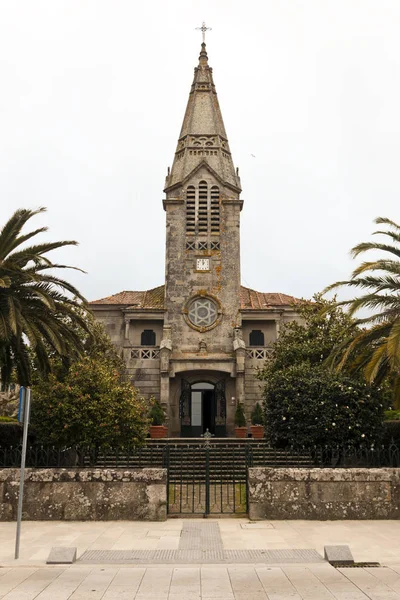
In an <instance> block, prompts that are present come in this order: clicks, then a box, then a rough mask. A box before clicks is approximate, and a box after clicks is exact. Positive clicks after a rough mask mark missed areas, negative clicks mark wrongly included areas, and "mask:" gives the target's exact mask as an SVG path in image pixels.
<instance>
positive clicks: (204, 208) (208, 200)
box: [186, 180, 221, 249]
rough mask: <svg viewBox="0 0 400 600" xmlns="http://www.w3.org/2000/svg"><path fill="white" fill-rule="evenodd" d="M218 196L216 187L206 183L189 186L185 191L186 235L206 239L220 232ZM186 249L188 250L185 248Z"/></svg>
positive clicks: (201, 182)
mask: <svg viewBox="0 0 400 600" xmlns="http://www.w3.org/2000/svg"><path fill="white" fill-rule="evenodd" d="M220 219H221V214H220V194H219V187H218V186H217V185H212V186H209V185H208V183H207V181H204V180H202V181H200V182H199V185H198V186H197V187H195V186H194V185H189V186H188V187H187V190H186V233H187V234H189V235H198V236H199V237H208V236H209V235H210V234H213V235H215V234H219V232H220ZM187 249H190V248H189V247H188V246H187Z"/></svg>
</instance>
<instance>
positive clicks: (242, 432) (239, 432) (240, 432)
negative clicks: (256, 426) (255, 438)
mask: <svg viewBox="0 0 400 600" xmlns="http://www.w3.org/2000/svg"><path fill="white" fill-rule="evenodd" d="M235 436H236V437H237V438H245V437H246V436H247V427H235Z"/></svg>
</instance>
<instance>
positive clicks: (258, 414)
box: [251, 402, 264, 425]
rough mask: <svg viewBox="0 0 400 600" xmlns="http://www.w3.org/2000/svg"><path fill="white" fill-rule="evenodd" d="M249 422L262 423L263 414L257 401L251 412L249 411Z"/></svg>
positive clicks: (253, 423)
mask: <svg viewBox="0 0 400 600" xmlns="http://www.w3.org/2000/svg"><path fill="white" fill-rule="evenodd" d="M251 424H252V425H264V414H263V411H262V408H261V406H260V404H259V402H257V404H256V405H255V407H254V409H253V412H252V413H251Z"/></svg>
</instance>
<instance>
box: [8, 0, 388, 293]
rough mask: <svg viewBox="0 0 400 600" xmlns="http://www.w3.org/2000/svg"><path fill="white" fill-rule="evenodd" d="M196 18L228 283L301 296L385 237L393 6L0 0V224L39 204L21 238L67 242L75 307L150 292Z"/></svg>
mask: <svg viewBox="0 0 400 600" xmlns="http://www.w3.org/2000/svg"><path fill="white" fill-rule="evenodd" d="M203 20H205V21H206V23H207V24H209V25H210V26H211V27H212V32H210V33H209V34H208V36H207V51H208V55H209V62H210V64H211V66H212V67H213V69H214V80H215V83H216V87H217V92H218V95H219V100H220V104H221V109H222V114H223V118H224V121H225V126H226V129H227V134H228V138H229V142H230V147H231V150H232V154H233V159H234V163H235V165H236V166H239V168H240V175H241V180H242V185H243V194H242V197H243V198H244V200H245V205H244V208H243V212H242V247H241V248H242V282H243V284H244V285H248V286H249V287H253V288H255V289H258V290H259V291H264V292H276V291H279V292H285V293H289V294H293V295H295V296H298V297H302V296H303V297H310V296H311V295H312V294H313V293H314V292H317V291H320V290H321V289H322V288H323V287H325V286H326V285H327V284H329V283H331V282H332V281H335V280H337V279H343V278H348V276H349V275H350V271H351V269H352V268H353V267H354V266H355V264H353V262H352V261H351V260H350V259H349V256H348V251H349V249H350V248H351V247H352V246H353V245H355V244H356V243H358V242H360V241H366V240H368V239H370V233H371V232H372V231H373V230H374V229H375V226H374V224H373V223H372V221H373V219H374V218H375V217H376V216H378V215H380V216H387V217H389V218H391V219H393V220H395V221H396V220H397V221H400V217H399V203H398V198H399V192H400V178H399V167H400V35H399V29H400V2H399V1H398V0H393V1H391V0H302V1H299V0H247V1H246V2H243V0H239V1H238V0H203V1H202V2H192V1H189V0H171V1H166V0H158V1H156V0H147V2H146V1H145V0H141V1H139V0H65V1H62V0H26V1H23V0H0V206H1V213H0V215H1V222H2V223H4V221H5V220H6V219H7V218H8V217H9V216H10V215H11V213H12V212H13V211H14V210H15V209H17V208H20V207H32V208H34V207H37V206H46V207H47V208H48V212H47V213H46V215H45V216H44V217H43V218H42V217H40V218H38V217H37V218H36V221H35V223H32V226H33V225H35V226H38V225H41V224H47V225H49V227H50V232H49V234H48V235H47V236H46V239H76V240H78V241H79V242H80V245H79V246H78V248H68V249H63V250H62V251H59V252H58V256H56V257H55V258H57V259H58V260H59V261H65V262H67V263H68V264H74V265H77V266H80V267H81V268H83V269H85V270H86V271H87V272H88V274H87V275H82V274H79V273H76V272H71V273H70V274H69V275H68V278H69V280H70V281H72V282H73V283H75V284H76V285H77V286H78V287H79V288H80V289H81V291H82V292H83V293H84V294H85V295H86V296H87V298H88V299H91V300H93V299H96V298H100V297H104V296H107V295H110V294H113V293H116V292H119V291H122V290H128V289H136V290H140V289H148V288H151V287H154V286H156V285H160V284H161V283H163V281H164V244H165V213H164V211H163V209H162V202H161V200H162V197H163V193H162V190H163V186H164V180H165V179H164V178H165V174H166V170H167V166H168V165H171V164H172V160H173V154H174V151H175V146H176V141H177V138H178V135H179V131H180V127H181V123H182V119H183V114H184V110H185V107H186V102H187V97H188V93H189V89H190V84H191V82H192V76H193V67H194V66H195V65H196V64H197V59H198V54H199V50H200V43H201V34H200V32H198V31H195V27H197V26H199V25H201V22H202V21H203ZM252 154H253V155H254V156H255V158H253V157H252V156H251V155H252ZM62 275H63V276H65V273H63V274H62Z"/></svg>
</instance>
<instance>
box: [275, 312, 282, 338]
mask: <svg viewBox="0 0 400 600" xmlns="http://www.w3.org/2000/svg"><path fill="white" fill-rule="evenodd" d="M282 325H283V319H282V315H279V317H278V318H277V319H275V333H276V339H278V337H279V335H280V333H281V331H282Z"/></svg>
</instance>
